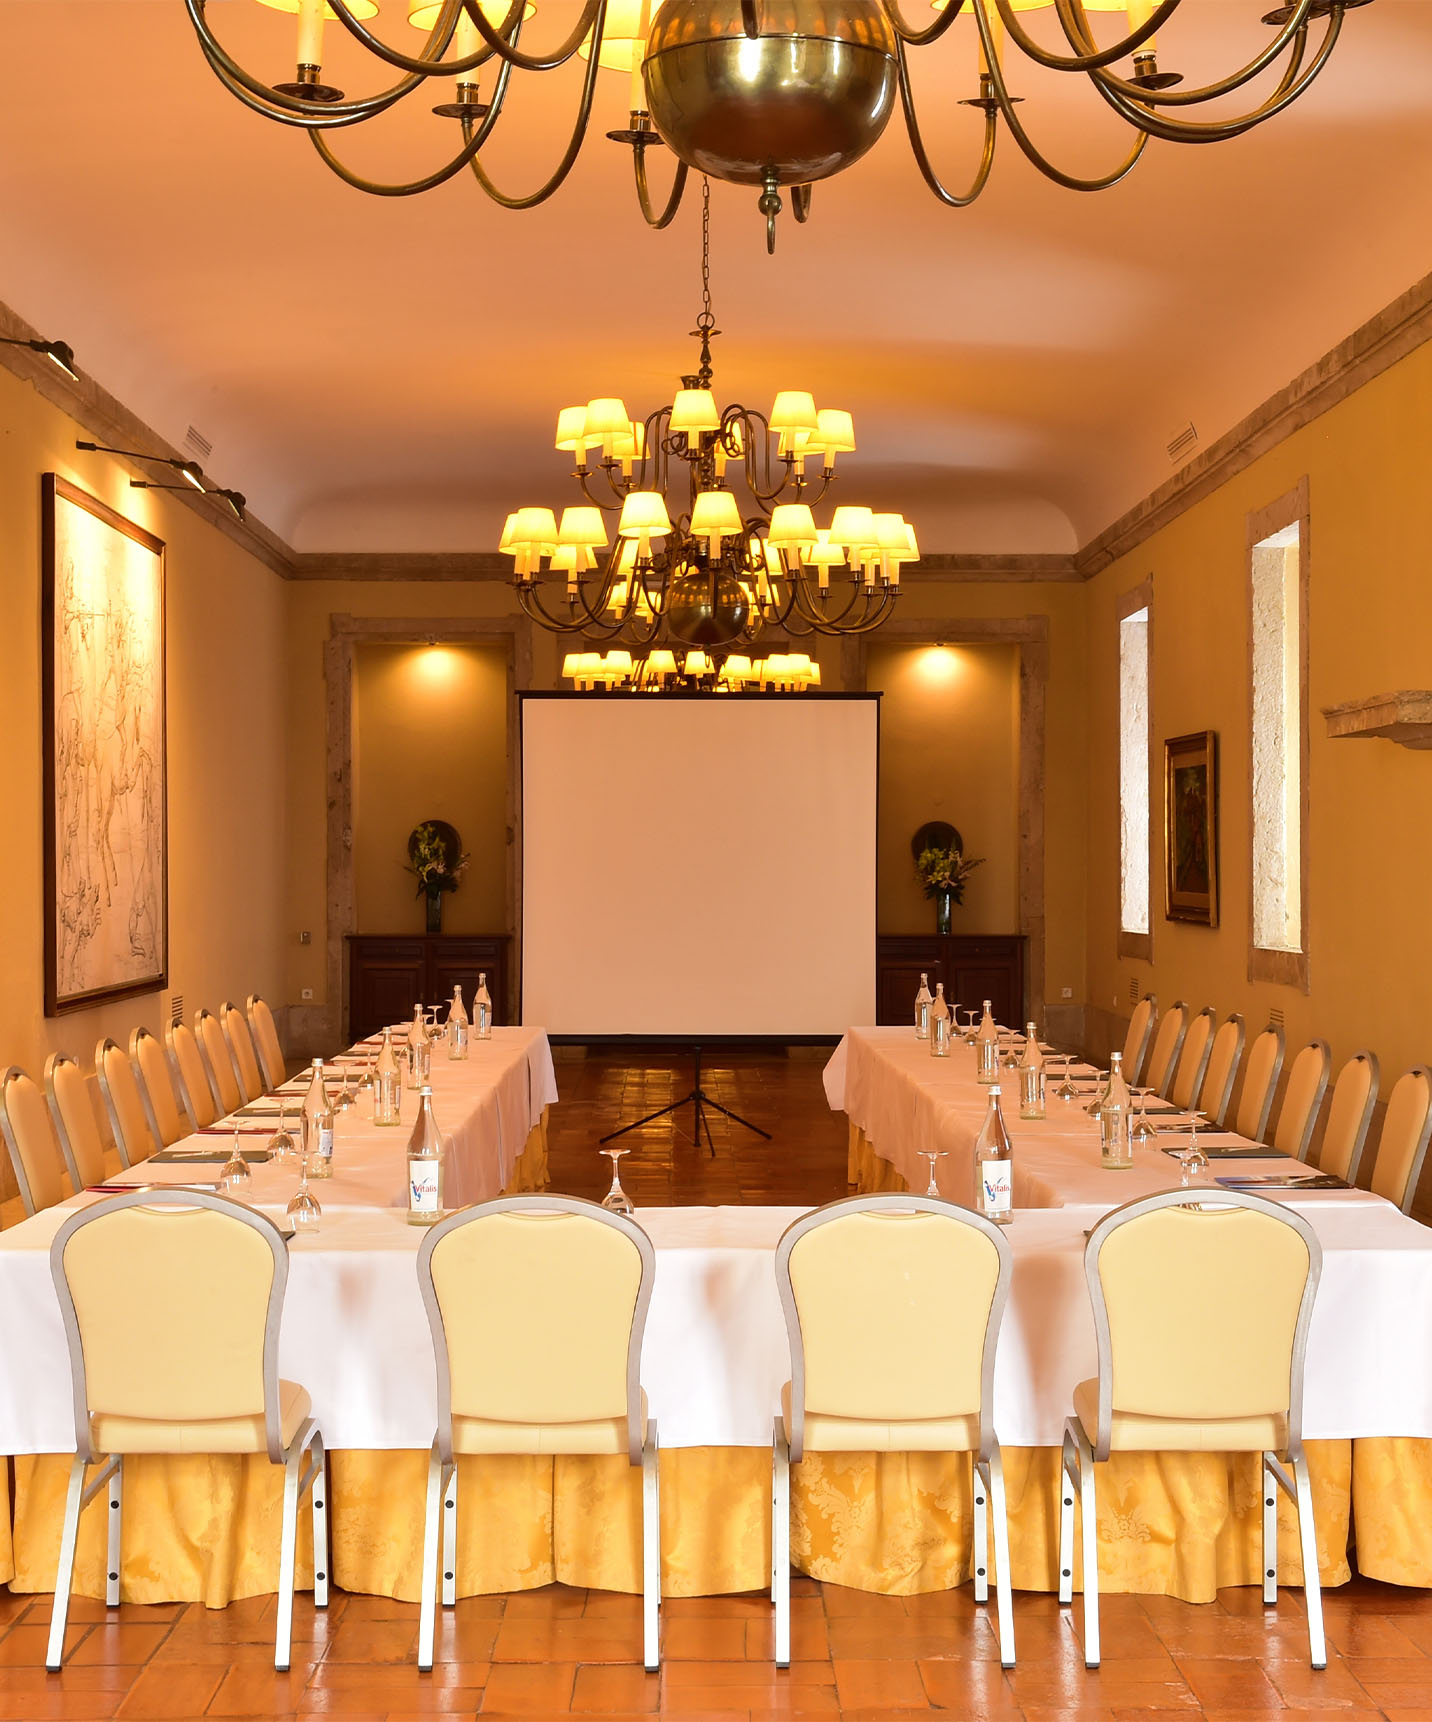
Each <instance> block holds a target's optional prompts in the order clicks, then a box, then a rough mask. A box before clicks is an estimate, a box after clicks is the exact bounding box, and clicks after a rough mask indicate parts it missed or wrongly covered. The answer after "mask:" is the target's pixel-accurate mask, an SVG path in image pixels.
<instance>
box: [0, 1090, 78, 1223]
mask: <svg viewBox="0 0 1432 1722" xmlns="http://www.w3.org/2000/svg"><path fill="white" fill-rule="evenodd" d="M0 1135H3V1136H4V1138H5V1146H6V1148H7V1149H9V1151H10V1165H11V1167H12V1168H13V1170H14V1173H15V1182H16V1183H17V1184H18V1185H19V1186H20V1200H21V1201H22V1202H23V1203H24V1204H25V1212H26V1213H27V1214H38V1213H39V1212H40V1210H41V1209H42V1208H53V1207H54V1205H55V1203H56V1202H63V1201H64V1199H65V1197H66V1196H68V1195H69V1194H70V1190H69V1185H68V1183H67V1181H66V1178H65V1162H64V1159H63V1158H62V1156H61V1154H60V1145H59V1142H58V1141H57V1140H56V1139H55V1130H54V1125H53V1124H52V1123H51V1122H50V1114H49V1109H48V1108H47V1107H46V1105H45V1097H44V1095H43V1094H42V1093H41V1092H40V1086H39V1084H38V1083H37V1082H34V1081H33V1080H32V1079H31V1078H30V1077H28V1076H26V1074H25V1072H24V1071H23V1070H21V1068H20V1066H19V1065H18V1064H12V1065H11V1066H10V1068H9V1069H8V1070H7V1071H6V1072H5V1074H4V1075H3V1076H0Z"/></svg>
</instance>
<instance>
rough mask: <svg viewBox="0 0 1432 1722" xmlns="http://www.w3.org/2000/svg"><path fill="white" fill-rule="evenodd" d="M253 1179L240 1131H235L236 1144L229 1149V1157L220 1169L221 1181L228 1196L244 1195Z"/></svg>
mask: <svg viewBox="0 0 1432 1722" xmlns="http://www.w3.org/2000/svg"><path fill="white" fill-rule="evenodd" d="M252 1180H253V1173H252V1172H251V1171H250V1170H249V1163H248V1161H247V1160H245V1159H244V1156H243V1150H242V1146H241V1144H240V1142H239V1132H238V1130H237V1128H236V1129H235V1131H234V1145H233V1147H232V1148H231V1149H230V1151H229V1157H228V1159H227V1160H225V1162H224V1164H223V1166H222V1167H221V1168H220V1170H219V1182H220V1184H221V1185H222V1186H223V1189H224V1194H225V1195H226V1196H242V1195H243V1193H244V1192H245V1191H246V1190H247V1189H248V1187H249V1184H250V1183H251V1182H252Z"/></svg>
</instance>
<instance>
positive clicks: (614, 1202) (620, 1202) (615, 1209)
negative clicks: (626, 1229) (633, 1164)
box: [602, 1148, 636, 1214]
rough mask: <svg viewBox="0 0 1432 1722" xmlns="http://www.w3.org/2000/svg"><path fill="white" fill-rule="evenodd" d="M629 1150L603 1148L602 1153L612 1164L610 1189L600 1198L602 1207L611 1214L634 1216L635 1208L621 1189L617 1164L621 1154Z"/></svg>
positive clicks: (627, 1152)
mask: <svg viewBox="0 0 1432 1722" xmlns="http://www.w3.org/2000/svg"><path fill="white" fill-rule="evenodd" d="M630 1152H631V1150H630V1149H629V1148H603V1149H602V1153H603V1154H605V1155H606V1157H607V1159H608V1160H610V1161H611V1163H612V1187H611V1189H610V1190H608V1191H607V1193H606V1195H605V1196H603V1197H602V1206H603V1207H604V1208H607V1209H610V1211H611V1212H612V1213H613V1214H634V1213H635V1212H636V1206H635V1204H634V1203H633V1202H632V1199H631V1197H630V1196H628V1195H627V1193H626V1191H625V1190H623V1189H622V1181H621V1178H620V1177H619V1176H618V1170H619V1164H620V1161H621V1157H622V1155H623V1154H629V1153H630Z"/></svg>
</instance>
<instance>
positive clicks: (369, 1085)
mask: <svg viewBox="0 0 1432 1722" xmlns="http://www.w3.org/2000/svg"><path fill="white" fill-rule="evenodd" d="M377 1080H378V1061H377V1059H376V1057H375V1056H374V1055H373V1054H372V1053H371V1052H370V1053H369V1054H368V1062H367V1063H366V1064H365V1065H364V1066H363V1074H362V1075H361V1076H360V1077H359V1078H358V1090H357V1092H358V1098H359V1099H360V1100H363V1099H365V1098H367V1097H368V1096H370V1095H371V1094H372V1092H373V1085H374V1083H376V1082H377Z"/></svg>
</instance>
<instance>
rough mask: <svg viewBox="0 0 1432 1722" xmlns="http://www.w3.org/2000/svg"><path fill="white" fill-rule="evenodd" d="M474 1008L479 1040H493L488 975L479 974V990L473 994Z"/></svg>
mask: <svg viewBox="0 0 1432 1722" xmlns="http://www.w3.org/2000/svg"><path fill="white" fill-rule="evenodd" d="M472 1008H473V1010H474V1012H475V1013H476V1017H477V1020H476V1023H475V1024H474V1026H475V1028H476V1029H477V1038H478V1039H479V1040H491V1039H492V995H491V993H489V992H488V990H487V976H486V975H479V976H478V977H477V991H476V992H475V993H474V994H473V998H472Z"/></svg>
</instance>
